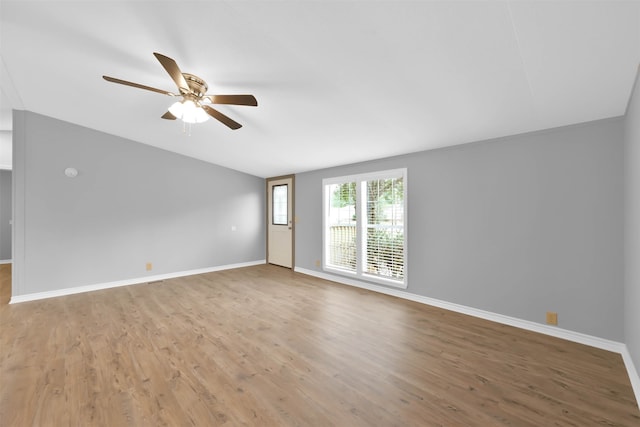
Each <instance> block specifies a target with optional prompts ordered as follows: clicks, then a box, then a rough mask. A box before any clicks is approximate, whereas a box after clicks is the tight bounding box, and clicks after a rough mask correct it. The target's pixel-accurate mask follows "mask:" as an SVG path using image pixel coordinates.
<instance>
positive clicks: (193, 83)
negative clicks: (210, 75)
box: [182, 73, 209, 98]
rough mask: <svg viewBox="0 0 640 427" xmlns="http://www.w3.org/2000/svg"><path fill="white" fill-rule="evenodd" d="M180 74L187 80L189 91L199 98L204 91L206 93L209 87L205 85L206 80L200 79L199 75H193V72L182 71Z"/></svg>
mask: <svg viewBox="0 0 640 427" xmlns="http://www.w3.org/2000/svg"><path fill="white" fill-rule="evenodd" d="M182 76H183V77H184V79H185V80H186V81H187V84H188V85H189V89H190V90H191V93H193V94H194V95H195V96H197V97H198V98H200V97H202V96H203V95H204V94H205V93H207V89H209V87H208V86H207V82H205V81H204V80H202V79H201V78H200V77H198V76H194V75H193V74H189V73H182Z"/></svg>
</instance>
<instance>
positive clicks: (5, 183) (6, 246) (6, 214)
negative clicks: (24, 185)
mask: <svg viewBox="0 0 640 427" xmlns="http://www.w3.org/2000/svg"><path fill="white" fill-rule="evenodd" d="M10 221H11V171H10V170H0V260H2V261H4V260H10V259H11V223H10Z"/></svg>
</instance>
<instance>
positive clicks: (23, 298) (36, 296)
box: [10, 259, 266, 304]
mask: <svg viewBox="0 0 640 427" xmlns="http://www.w3.org/2000/svg"><path fill="white" fill-rule="evenodd" d="M265 262H266V261H265V260H263V259H262V260H257V261H249V262H241V263H237V264H227V265H218V266H216V267H207V268H199V269H196V270H187V271H179V272H175V273H167V274H157V275H155V276H145V277H138V278H134V279H125V280H118V281H115V282H107V283H98V284H94V285H87V286H77V287H73V288H65V289H57V290H55V291H46V292H37V293H33V294H26V295H16V296H12V297H11V302H10V304H18V303H21V302H27V301H36V300H40V299H45V298H55V297H61V296H64V295H73V294H79V293H83V292H91V291H98V290H101V289H110V288H117V287H120V286H129V285H138V284H140V283H149V282H157V281H159V280H168V279H174V278H176V277H184V276H192V275H194V274H204V273H211V272H213V271H221V270H230V269H232V268H240V267H250V266H252V265H260V264H264V263H265Z"/></svg>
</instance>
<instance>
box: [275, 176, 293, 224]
mask: <svg viewBox="0 0 640 427" xmlns="http://www.w3.org/2000/svg"><path fill="white" fill-rule="evenodd" d="M272 191H273V193H272V196H273V197H272V200H271V205H272V212H271V213H272V216H271V217H272V221H273V225H287V224H288V223H289V215H288V212H289V209H288V204H287V203H288V199H289V198H288V192H289V188H288V185H287V184H281V185H274V186H273V190H272Z"/></svg>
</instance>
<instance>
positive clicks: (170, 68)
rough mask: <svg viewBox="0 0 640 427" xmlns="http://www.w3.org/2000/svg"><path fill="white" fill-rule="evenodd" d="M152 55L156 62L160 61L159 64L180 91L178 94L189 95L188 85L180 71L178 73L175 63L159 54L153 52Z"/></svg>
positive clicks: (178, 68)
mask: <svg viewBox="0 0 640 427" xmlns="http://www.w3.org/2000/svg"><path fill="white" fill-rule="evenodd" d="M153 54H154V55H155V57H156V58H158V61H160V64H162V66H163V67H164V69H165V70H167V73H169V75H170V76H171V78H172V79H173V81H174V82H175V83H176V85H177V86H178V89H180V93H189V85H188V84H187V81H186V80H185V79H184V76H183V75H182V71H180V67H178V64H176V61H174V60H173V59H171V58H169V57H168V56H164V55H163V54H161V53H157V52H153Z"/></svg>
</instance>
